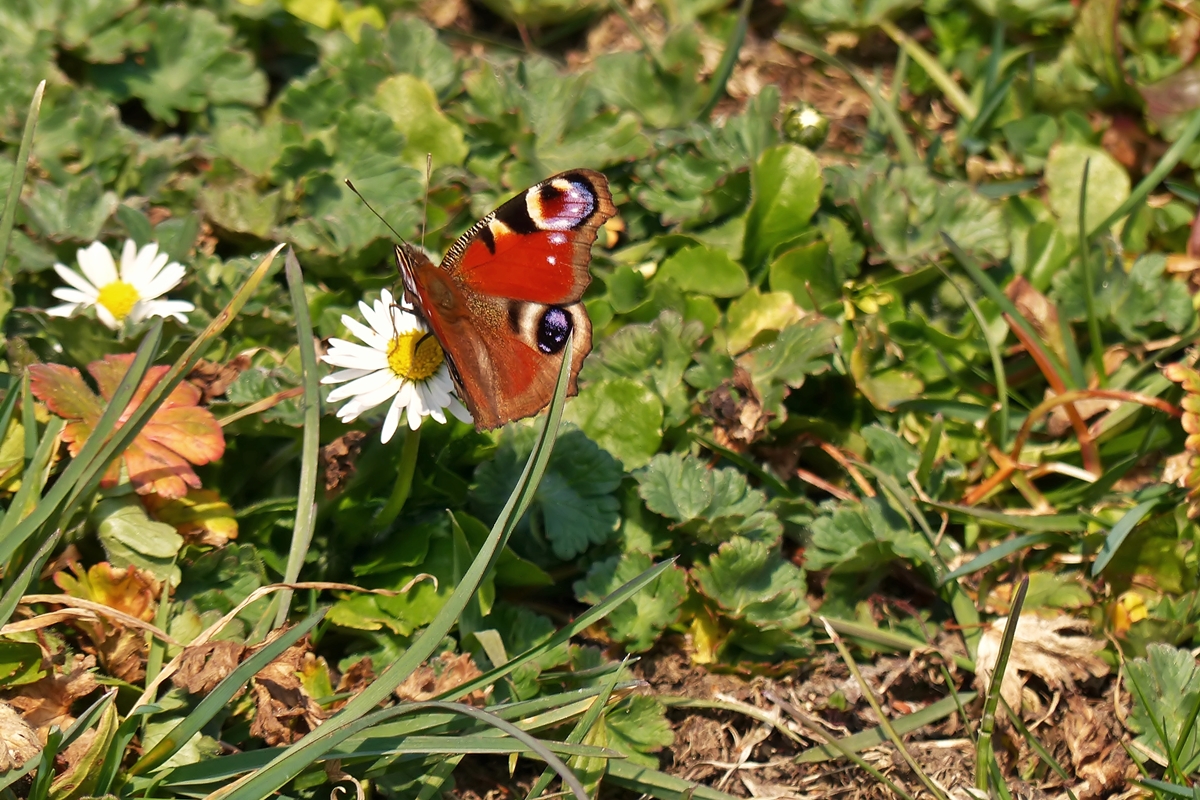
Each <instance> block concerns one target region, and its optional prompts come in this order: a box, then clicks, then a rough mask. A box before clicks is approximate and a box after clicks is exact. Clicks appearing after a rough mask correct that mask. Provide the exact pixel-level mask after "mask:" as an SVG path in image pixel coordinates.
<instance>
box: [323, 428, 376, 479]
mask: <svg viewBox="0 0 1200 800" xmlns="http://www.w3.org/2000/svg"><path fill="white" fill-rule="evenodd" d="M366 438H367V434H365V433H363V432H362V431H347V432H346V433H345V434H343V435H342V436H339V437H338V438H336V439H334V440H333V441H332V442H330V443H329V444H327V445H325V446H324V447H322V448H321V472H322V473H323V474H324V475H325V493H326V494H327V495H332V494H335V493H336V492H338V491H339V490H340V489H342V488H343V487H344V486H345V485H346V482H347V481H348V480H350V477H351V476H352V475H354V464H355V462H356V461H357V460H358V454H359V452H361V451H362V443H363V440H364V439H366Z"/></svg>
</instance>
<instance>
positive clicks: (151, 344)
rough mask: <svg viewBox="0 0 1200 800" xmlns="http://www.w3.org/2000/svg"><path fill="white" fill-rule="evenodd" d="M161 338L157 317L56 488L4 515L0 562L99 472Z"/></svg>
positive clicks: (11, 553)
mask: <svg viewBox="0 0 1200 800" xmlns="http://www.w3.org/2000/svg"><path fill="white" fill-rule="evenodd" d="M161 338H162V320H156V321H155V324H154V325H153V326H152V327H151V329H150V332H149V333H147V334H146V337H145V338H144V339H143V340H142V344H141V345H140V346H139V347H138V349H137V353H136V355H135V356H134V358H133V362H132V363H131V364H130V365H129V371H128V372H126V373H125V377H124V378H122V379H121V383H120V384H118V385H117V389H116V391H115V392H113V396H112V398H111V399H110V400H109V402H108V407H107V408H105V409H104V413H103V414H101V415H100V420H99V421H98V422H97V423H96V426H95V427H94V428H93V429H92V435H91V436H89V437H88V440H87V441H86V442H84V444H83V447H82V448H81V449H80V451H79V455H77V456H76V457H75V458H73V459H71V463H70V464H68V465H67V468H66V469H65V470H63V472H62V474H61V475H59V476H58V480H57V482H55V484H54V488H53V489H51V490H50V492H49V493H48V494H46V496H45V497H43V498H42V499H41V500H40V501H39V502H38V503H37V506H36V508H34V509H33V511H32V513H30V515H29V516H28V517H26V518H25V519H23V520H19V521H18V520H16V519H15V518H14V519H11V520H10V518H11V517H13V515H12V514H11V513H10V514H8V515H7V516H6V517H5V520H4V523H3V525H0V563H4V562H7V561H8V560H9V559H10V558H11V557H12V555H13V553H14V552H16V549H17V547H19V546H20V545H22V544H24V542H25V540H26V539H28V538H29V537H30V536H32V535H33V534H34V532H36V531H37V530H38V529H39V528H41V527H42V526H43V525H44V524H46V523H47V522H48V521H50V520H51V519H52V518H54V517H55V516H56V515H57V516H61V517H64V518H65V517H66V516H67V514H66V513H65V512H63V511H62V510H61V509H62V508H63V503H64V500H67V498H68V497H70V496H73V497H78V495H79V494H80V493H81V488H80V487H81V485H82V484H83V483H85V482H87V481H88V476H89V475H91V474H94V473H95V472H97V469H95V468H93V465H94V462H95V461H96V459H97V456H98V455H99V454H100V453H101V452H102V451H103V450H104V447H105V445H106V444H108V443H109V441H111V439H113V438H114V437H115V435H116V434H115V429H116V425H117V421H118V420H119V419H120V418H121V414H122V413H123V412H124V410H125V407H126V406H127V405H128V404H129V401H130V400H132V399H133V393H134V391H135V390H136V389H137V387H138V384H139V383H141V380H142V377H143V376H144V375H145V374H146V370H147V369H149V368H150V362H151V361H153V360H154V355H155V353H156V352H157V350H158V343H159V341H160V340H161ZM107 464H108V462H107V461H104V462H103V464H102V465H100V466H107ZM97 480H98V479H97ZM70 505H71V503H70V502H68V503H67V507H68V508H69V507H70Z"/></svg>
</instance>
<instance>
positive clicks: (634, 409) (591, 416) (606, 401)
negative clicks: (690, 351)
mask: <svg viewBox="0 0 1200 800" xmlns="http://www.w3.org/2000/svg"><path fill="white" fill-rule="evenodd" d="M563 419H565V420H568V421H570V422H574V423H575V424H576V425H578V426H579V427H580V428H582V429H583V431H584V433H586V434H587V435H588V437H589V438H590V439H592V440H593V441H594V442H596V444H598V445H600V446H601V447H603V448H604V449H605V450H607V451H608V452H610V453H612V454H613V455H614V456H616V457H617V458H618V459H620V461H621V463H622V464H624V465H625V469H635V468H637V467H640V466H643V465H644V464H646V462H648V461H649V460H650V457H651V456H653V455H654V454H655V453H656V452H658V446H659V444H661V443H662V424H663V405H662V400H660V399H659V397H658V395H657V394H655V393H654V392H653V391H651V390H650V389H649V388H648V387H647V386H645V384H643V383H639V382H637V381H635V380H631V379H629V378H612V379H610V380H605V381H596V382H593V383H589V384H588V385H587V386H585V387H584V388H583V389H582V390H581V391H580V392H579V396H578V397H576V398H575V399H574V400H573V401H571V403H569V404H568V405H567V408H566V411H564V412H563Z"/></svg>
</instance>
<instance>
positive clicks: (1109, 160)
mask: <svg viewBox="0 0 1200 800" xmlns="http://www.w3.org/2000/svg"><path fill="white" fill-rule="evenodd" d="M1087 163H1090V164H1091V166H1090V167H1088V186H1087V208H1086V209H1085V213H1086V214H1087V220H1086V224H1087V227H1088V232H1091V231H1092V230H1094V229H1095V227H1096V226H1097V225H1099V224H1100V223H1101V222H1103V221H1104V220H1105V219H1106V218H1107V217H1108V215H1109V214H1111V213H1112V212H1114V211H1116V210H1117V209H1118V208H1119V207H1120V206H1121V204H1122V203H1124V202H1125V200H1126V199H1128V197H1129V173H1128V172H1126V171H1125V168H1124V167H1122V166H1121V165H1120V164H1119V163H1117V160H1116V159H1115V158H1113V157H1112V156H1110V155H1109V154H1108V153H1107V152H1105V151H1104V150H1101V149H1100V148H1098V147H1089V146H1087V145H1082V144H1060V145H1058V146H1057V147H1055V148H1054V149H1053V150H1051V151H1050V158H1049V159H1048V160H1047V161H1046V186H1047V187H1048V188H1049V190H1050V192H1049V200H1050V208H1051V209H1053V211H1054V213H1055V214H1056V215H1057V216H1058V219H1059V225H1060V226H1061V227H1062V229H1063V232H1064V233H1067V234H1068V235H1070V236H1078V235H1079V195H1080V189H1081V188H1082V186H1083V165H1084V164H1087Z"/></svg>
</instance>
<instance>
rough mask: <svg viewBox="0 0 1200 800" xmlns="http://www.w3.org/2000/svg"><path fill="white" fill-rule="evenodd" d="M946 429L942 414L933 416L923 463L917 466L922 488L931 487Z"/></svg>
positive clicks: (922, 454)
mask: <svg viewBox="0 0 1200 800" xmlns="http://www.w3.org/2000/svg"><path fill="white" fill-rule="evenodd" d="M945 429H946V418H945V417H943V416H942V415H941V414H934V415H933V422H932V423H930V425H929V435H928V436H926V437H925V446H924V447H923V448H922V449H921V461H920V462H919V463H918V464H917V474H916V478H917V483H918V484H919V485H920V486H921V488H926V487H927V486H928V485H929V476H930V474H932V472H933V464H934V462H935V461H936V460H937V451H938V445H940V444H941V442H942V432H943V431H944V430H945Z"/></svg>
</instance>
